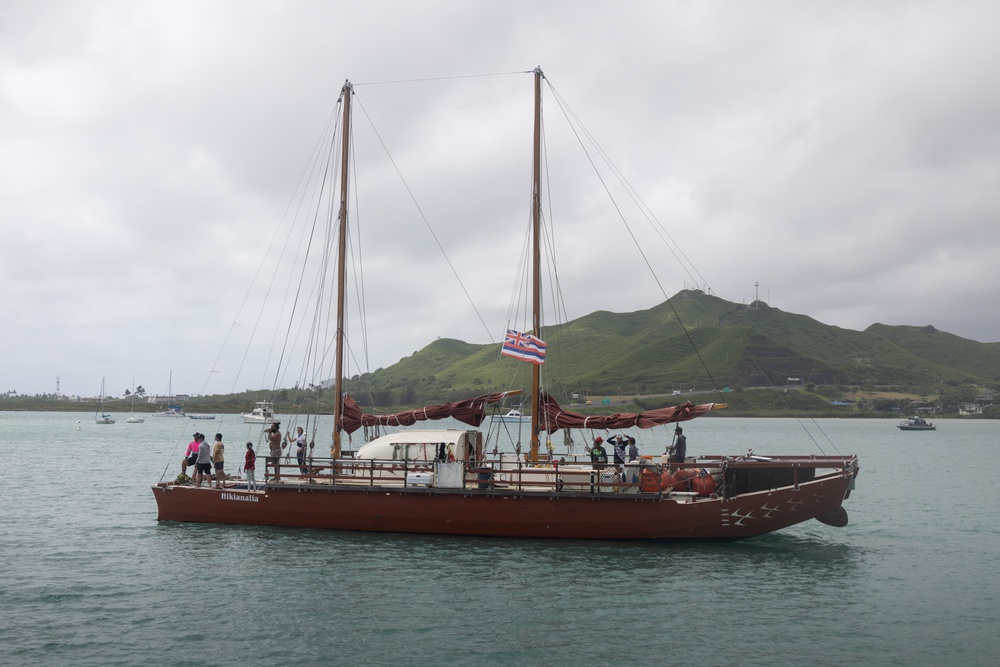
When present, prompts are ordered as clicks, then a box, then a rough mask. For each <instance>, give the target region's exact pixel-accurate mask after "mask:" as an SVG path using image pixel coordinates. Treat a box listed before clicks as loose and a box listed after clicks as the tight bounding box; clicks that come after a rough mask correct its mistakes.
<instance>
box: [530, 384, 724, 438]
mask: <svg viewBox="0 0 1000 667" xmlns="http://www.w3.org/2000/svg"><path fill="white" fill-rule="evenodd" d="M539 407H540V414H539V420H538V423H539V427H540V428H541V429H542V430H545V431H548V432H549V433H552V432H554V431H558V430H559V429H561V428H593V429H612V430H616V429H622V428H632V427H633V426H636V427H638V428H653V427H654V426H661V425H663V424H669V423H671V422H682V421H687V420H689V419H694V418H695V417H700V416H701V415H703V414H705V413H706V412H708V411H709V410H721V409H724V408H727V407H729V406H728V405H727V404H726V403H703V404H701V405H695V404H694V403H691V402H690V401H689V402H687V403H684V404H682V405H676V406H673V405H672V406H670V407H666V408H659V409H657V410H646V411H645V412H631V413H629V412H616V413H615V414H613V415H583V414H580V413H578V412H567V411H565V410H563V409H562V408H561V407H559V404H558V403H556V402H555V400H554V399H553V398H552V397H551V396H549V395H548V394H547V393H545V392H544V391H543V392H541V396H540V401H539Z"/></svg>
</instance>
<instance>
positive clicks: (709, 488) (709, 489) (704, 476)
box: [691, 470, 717, 496]
mask: <svg viewBox="0 0 1000 667" xmlns="http://www.w3.org/2000/svg"><path fill="white" fill-rule="evenodd" d="M716 486H717V485H716V482H715V478H714V477H712V476H711V475H709V474H708V473H707V472H705V471H704V470H702V471H701V473H700V474H699V475H698V476H697V477H692V478H691V490H692V491H694V492H695V493H697V494H698V495H699V496H709V495H711V494H712V493H713V492H714V491H715V487H716Z"/></svg>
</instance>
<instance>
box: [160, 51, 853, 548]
mask: <svg viewBox="0 0 1000 667" xmlns="http://www.w3.org/2000/svg"><path fill="white" fill-rule="evenodd" d="M533 75H534V91H535V105H534V137H533V160H532V161H533V169H532V171H533V174H532V194H531V197H532V202H531V208H532V230H533V240H532V244H533V247H532V256H533V279H532V281H533V286H532V311H533V312H532V326H531V329H530V330H529V331H526V332H524V336H525V337H526V339H528V340H529V342H531V341H532V340H533V341H536V343H532V344H535V345H536V348H535V349H536V351H538V350H539V349H541V348H540V347H538V344H541V338H542V331H541V317H540V302H541V294H540V287H539V285H540V268H539V264H540V257H541V251H540V239H539V237H540V233H539V226H540V217H541V167H540V151H541V149H540V146H541V87H542V86H541V84H542V81H543V74H542V72H541V70H540V69H535V70H534V71H533ZM353 96H354V90H353V86H352V85H351V83H350V82H347V83H345V85H344V87H343V89H342V93H341V98H340V101H339V103H340V104H341V105H342V119H343V125H342V130H341V140H342V148H341V160H340V179H339V180H340V198H339V211H338V215H337V216H336V218H337V222H338V230H337V244H336V246H337V247H336V257H337V278H336V292H337V307H336V311H335V313H334V315H335V317H336V323H335V325H334V326H335V329H334V338H335V341H334V343H335V344H334V348H335V350H336V353H335V362H334V363H335V366H336V367H335V372H334V378H335V387H334V397H333V398H334V406H333V411H334V424H335V427H334V429H333V433H332V446H331V456H330V458H328V459H327V458H313V457H309V458H308V459H303V460H302V461H300V462H298V465H294V466H291V467H289V466H285V467H282V463H281V461H280V460H275V459H269V460H268V464H267V470H266V474H265V480H264V483H263V485H262V488H257V489H252V488H248V486H247V484H245V483H243V482H241V481H239V480H232V479H230V480H228V481H226V482H224V483H223V485H222V488H214V487H207V488H206V487H199V488H194V487H191V486H187V485H184V484H179V483H176V482H173V481H163V482H160V483H158V484H156V485H155V486H153V495H154V497H155V499H156V503H157V508H158V519H159V520H163V521H195V522H213V523H233V524H252V525H272V526H295V527H309V528H334V529H347V530H365V531H397V532H416V533H430V534H448V535H484V536H511V537H546V538H594V539H717V540H736V539H741V538H747V537H752V536H755V535H761V534H764V533H768V532H771V531H775V530H779V529H782V528H785V527H788V526H791V525H794V524H797V523H801V522H803V521H807V520H809V519H818V520H820V521H822V522H824V523H828V524H830V525H836V526H842V525H845V524H846V522H847V515H846V512H845V511H844V509H843V508H842V503H843V501H844V500H845V499H846V498H847V497H848V495H849V493H850V490H851V489H852V488H853V485H854V480H855V477H856V476H857V474H858V469H859V468H858V460H857V457H855V456H811V455H810V456H771V457H762V456H753V455H752V454H747V455H724V454H723V455H715V456H702V457H697V458H686V459H684V460H683V461H675V462H668V461H666V460H662V459H661V460H658V461H657V460H653V458H652V457H648V458H640V459H637V460H635V461H632V462H630V463H628V464H627V465H623V466H621V467H620V468H618V469H614V468H611V467H605V466H603V465H600V464H596V465H591V463H590V462H589V461H569V462H566V463H562V462H560V461H556V460H554V459H553V458H552V457H551V456H548V457H546V456H541V455H540V452H539V436H540V434H543V433H554V432H556V431H558V430H561V429H568V428H594V429H605V428H606V429H624V428H632V427H634V428H639V429H649V428H656V427H663V426H665V425H667V424H675V423H677V422H682V421H687V420H690V419H694V418H696V417H699V416H701V415H703V414H705V413H707V412H709V411H710V410H713V409H720V408H724V407H726V406H725V405H724V404H718V403H705V404H701V405H695V404H692V403H690V402H688V403H684V404H682V405H678V406H670V407H664V408H660V409H656V410H649V411H646V412H642V413H636V414H615V415H610V416H602V415H583V414H578V413H572V412H567V411H565V410H563V409H562V408H561V407H560V406H559V405H558V404H557V403H556V401H555V399H554V398H553V397H552V396H550V395H549V394H547V393H546V392H544V391H543V390H542V388H541V382H540V373H539V368H540V363H539V362H540V361H541V360H540V359H537V358H536V359H528V361H532V362H533V363H532V366H533V367H532V378H531V390H530V391H531V395H530V397H529V398H530V405H531V411H530V424H531V427H530V431H531V433H530V435H531V449H530V452H529V453H528V454H527V456H526V460H521V458H520V457H517V458H516V459H513V460H512V459H510V458H504V457H500V458H496V455H495V453H494V456H493V458H490V456H489V454H488V452H487V451H486V448H485V446H484V440H483V434H482V433H481V432H480V431H479V430H478V427H479V426H480V425H481V424H482V422H483V421H484V419H485V416H486V409H487V406H490V405H493V404H498V403H501V402H502V401H504V400H505V399H507V398H509V397H511V396H514V395H516V394H518V393H519V392H517V391H498V392H492V393H487V394H483V395H480V396H477V397H474V398H470V399H467V400H464V401H455V402H449V403H442V404H439V405H434V406H428V407H425V408H420V409H417V410H407V411H403V412H397V413H394V414H388V415H387V414H369V413H365V412H364V411H363V410H362V409H361V406H360V405H359V404H358V402H357V401H355V400H354V399H353V398H352V397H351V396H349V395H347V394H346V393H345V392H344V389H343V379H344V375H345V373H344V366H343V364H344V351H345V348H346V344H345V338H344V332H345V320H344V317H345V314H344V310H345V309H344V302H345V292H346V279H345V275H346V274H345V266H346V263H347V262H346V259H347V253H346V248H347V238H348V233H347V231H348V206H347V204H348V195H349V193H350V191H351V190H350V188H349V186H348V184H349V178H348V176H349V165H350V160H349V159H348V158H349V155H350V154H351V150H350V141H351V137H352V136H353V135H352V132H351V131H350V129H349V128H350V126H351V110H352V98H353ZM332 245H333V244H331V246H332ZM527 356H529V357H530V356H531V355H530V354H528V355H527ZM444 418H451V419H455V420H458V421H460V422H462V423H464V424H466V425H468V427H469V428H465V429H436V430H415V431H413V430H411V431H400V432H397V433H391V434H387V435H382V436H380V437H376V438H374V439H372V440H371V441H369V442H368V443H366V444H364V445H363V446H362V447H360V448H359V449H358V451H357V452H356V453H354V456H353V457H347V456H344V451H343V447H342V437H343V435H344V434H351V433H354V432H356V431H358V430H360V429H365V430H366V431H368V430H377V429H381V428H383V427H389V426H393V427H394V426H407V425H413V424H416V423H417V422H421V421H425V420H436V419H444ZM498 421H499V420H498Z"/></svg>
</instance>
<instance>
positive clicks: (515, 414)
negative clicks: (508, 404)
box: [493, 408, 531, 424]
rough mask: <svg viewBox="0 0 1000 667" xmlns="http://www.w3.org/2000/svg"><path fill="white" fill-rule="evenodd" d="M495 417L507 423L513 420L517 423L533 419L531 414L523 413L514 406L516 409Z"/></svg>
mask: <svg viewBox="0 0 1000 667" xmlns="http://www.w3.org/2000/svg"><path fill="white" fill-rule="evenodd" d="M493 419H497V420H499V421H502V422H504V423H505V424H506V423H508V422H513V423H515V424H518V423H520V422H530V421H531V416H530V415H526V414H523V413H522V412H521V411H520V410H519V409H517V408H514V409H512V410H510V411H508V412H507V414H505V415H498V416H496V417H494V418H493Z"/></svg>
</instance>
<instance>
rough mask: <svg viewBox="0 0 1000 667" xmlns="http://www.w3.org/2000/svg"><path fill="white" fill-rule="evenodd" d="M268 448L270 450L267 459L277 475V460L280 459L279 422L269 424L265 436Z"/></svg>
mask: <svg viewBox="0 0 1000 667" xmlns="http://www.w3.org/2000/svg"><path fill="white" fill-rule="evenodd" d="M267 441H268V446H269V447H270V448H271V451H270V455H269V456H268V458H269V459H270V460H271V465H273V466H274V473H275V474H278V459H280V458H281V422H274V423H273V424H271V430H270V431H269V433H268V436H267Z"/></svg>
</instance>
